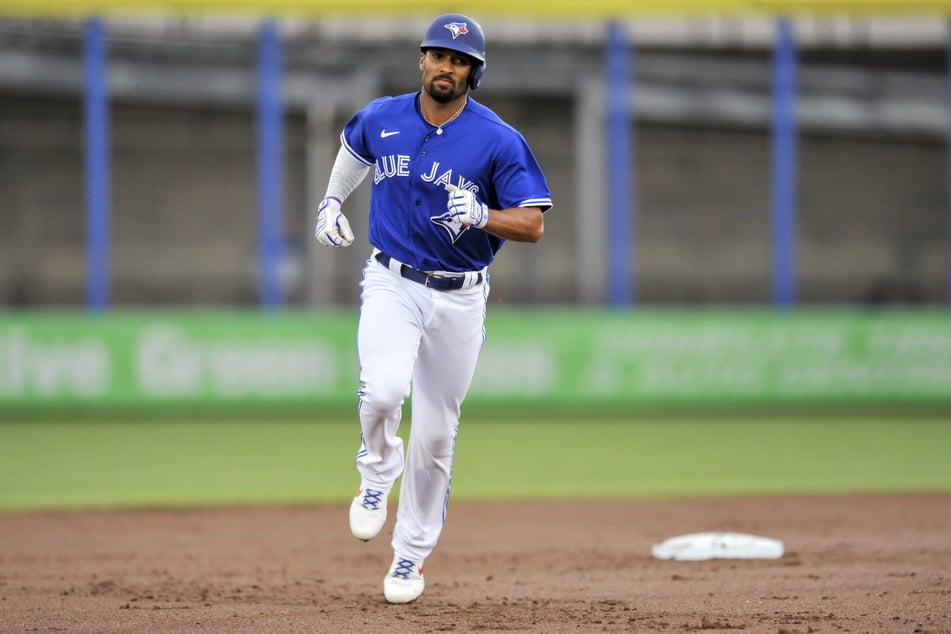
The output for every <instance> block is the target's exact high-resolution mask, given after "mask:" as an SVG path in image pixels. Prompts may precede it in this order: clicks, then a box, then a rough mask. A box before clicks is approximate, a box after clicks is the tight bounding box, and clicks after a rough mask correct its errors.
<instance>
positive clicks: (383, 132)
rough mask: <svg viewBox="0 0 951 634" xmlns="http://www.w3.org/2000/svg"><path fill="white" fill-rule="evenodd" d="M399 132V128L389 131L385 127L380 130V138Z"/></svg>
mask: <svg viewBox="0 0 951 634" xmlns="http://www.w3.org/2000/svg"><path fill="white" fill-rule="evenodd" d="M399 133H400V131H399V130H393V131H392V132H387V131H386V128H383V130H382V131H380V138H381V139H385V138H386V137H388V136H393V135H394V134H399Z"/></svg>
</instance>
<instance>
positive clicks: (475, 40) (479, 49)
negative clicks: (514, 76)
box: [419, 13, 485, 90]
mask: <svg viewBox="0 0 951 634" xmlns="http://www.w3.org/2000/svg"><path fill="white" fill-rule="evenodd" d="M419 48H420V49H421V50H424V51H425V50H426V49H427V48H447V49H449V50H451V51H458V52H460V53H465V54H466V55H468V56H469V57H471V58H472V59H474V60H475V61H476V63H475V64H474V67H473V69H472V74H471V75H469V85H470V86H471V87H472V89H473V90H475V89H477V88H478V87H479V83H480V82H481V81H482V73H484V72H485V35H483V34H482V27H481V26H479V23H478V22H476V21H475V20H473V19H472V18H468V17H466V16H464V15H462V14H459V13H447V14H446V15H441V16H439V17H438V18H436V19H435V20H433V21H432V23H431V24H430V25H429V28H427V29H426V35H424V36H423V42H422V43H421V44H420V45H419Z"/></svg>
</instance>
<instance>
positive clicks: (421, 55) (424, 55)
mask: <svg viewBox="0 0 951 634" xmlns="http://www.w3.org/2000/svg"><path fill="white" fill-rule="evenodd" d="M424 59H426V51H423V52H421V53H420V54H419V70H423V60H424Z"/></svg>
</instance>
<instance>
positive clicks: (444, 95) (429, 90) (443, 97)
mask: <svg viewBox="0 0 951 634" xmlns="http://www.w3.org/2000/svg"><path fill="white" fill-rule="evenodd" d="M438 79H440V77H433V78H432V79H431V80H430V82H429V83H428V84H426V94H428V95H429V96H430V97H432V98H433V100H434V101H438V102H439V103H449V102H450V101H452V100H453V99H457V98H458V97H461V96H462V95H464V94H465V89H462V90H457V89H456V88H455V84H453V86H452V87H451V88H444V87H443V86H437V85H436V80H438ZM450 81H451V80H450Z"/></svg>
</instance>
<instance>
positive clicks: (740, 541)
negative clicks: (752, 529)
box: [651, 533, 783, 561]
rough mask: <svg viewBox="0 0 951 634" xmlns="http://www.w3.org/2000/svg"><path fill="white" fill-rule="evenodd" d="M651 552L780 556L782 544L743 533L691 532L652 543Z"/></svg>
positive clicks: (683, 556)
mask: <svg viewBox="0 0 951 634" xmlns="http://www.w3.org/2000/svg"><path fill="white" fill-rule="evenodd" d="M651 554H652V555H653V556H654V557H656V558H657V559H673V560H676V561H702V560H705V559H778V558H780V557H782V556H783V543H782V542H781V541H778V540H775V539H770V538H768V537H757V536H756V535H745V534H743V533H692V534H690V535H680V536H678V537H671V538H670V539H667V540H664V541H663V542H661V543H659V544H654V546H653V548H651Z"/></svg>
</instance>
